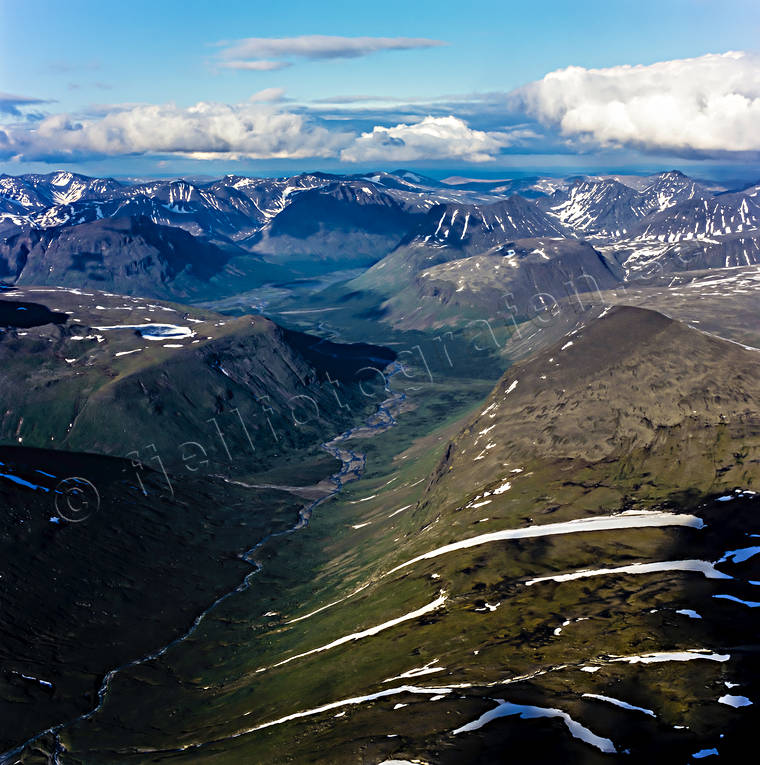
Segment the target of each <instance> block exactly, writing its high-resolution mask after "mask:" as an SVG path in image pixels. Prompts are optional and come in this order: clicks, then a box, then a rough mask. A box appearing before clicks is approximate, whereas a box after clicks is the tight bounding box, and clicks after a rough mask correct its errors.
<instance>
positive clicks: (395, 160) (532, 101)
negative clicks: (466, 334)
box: [0, 0, 760, 175]
mask: <svg viewBox="0 0 760 765" xmlns="http://www.w3.org/2000/svg"><path fill="white" fill-rule="evenodd" d="M315 36H330V37H331V38H338V43H337V45H338V52H337V53H336V51H335V50H332V49H331V51H328V52H327V54H324V52H323V53H319V52H318V49H317V48H315V47H314V46H315V45H316V44H317V43H315V40H316V38H315ZM250 38H255V41H254V42H252V43H248V44H241V43H240V42H239V41H241V40H250ZM267 38H274V39H280V40H282V39H283V38H285V42H284V43H282V44H281V46H280V48H278V49H277V50H279V51H280V52H279V53H278V52H276V51H275V53H274V54H272V51H271V50H270V49H271V48H272V47H273V46H272V45H271V44H268V43H267V42H266V40H267ZM292 38H305V42H304V40H303V39H302V40H301V42H300V43H299V44H298V45H296V44H295V43H293V42H292V40H291V39H292ZM340 38H345V39H346V40H348V41H349V42H350V41H354V42H353V43H350V45H354V43H355V42H356V40H355V38H371V39H369V40H365V41H364V43H363V44H362V45H358V50H354V51H353V52H354V53H355V54H357V53H361V54H363V55H354V56H353V57H350V58H349V57H345V55H344V54H345V51H344V52H343V53H341V52H340V46H341V45H344V47H346V46H349V43H347V42H345V40H344V41H343V42H341V41H340ZM377 38H381V40H380V42H372V40H373V39H374V40H377ZM400 39H401V40H403V39H408V40H407V42H406V43H404V42H399V40H400ZM288 40H291V42H288ZM758 40H760V3H757V2H756V1H755V0H735V1H734V2H733V3H731V5H730V7H729V6H726V5H725V4H724V3H721V2H718V1H717V0H660V2H652V1H651V0H639V1H638V2H629V1H628V0H606V2H600V1H597V0H577V1H576V2H559V1H558V0H543V2H540V3H529V2H525V1H524V0H522V1H521V2H506V1H505V0H501V1H500V2H492V1H491V0H487V1H481V2H478V1H477V0H476V1H475V2H472V3H469V4H467V3H461V2H449V1H448V0H436V2H428V1H427V0H414V1H413V2H410V0H406V1H405V2H398V1H397V0H384V2H382V3H364V2H313V1H312V2H301V0H293V1H291V2H287V3H279V4H275V3H271V2H266V3H264V2H251V0H248V2H224V1H222V0H220V1H219V2H215V3H210V2H187V1H185V2H181V3H180V2H174V0H162V2H155V1H154V2H153V3H149V2H144V1H143V0H136V1H134V2H130V3H128V4H120V5H115V4H108V3H102V2H91V1H84V0H71V1H69V2H66V3H58V2H40V1H39V0H25V2H23V3H20V2H10V0H0V109H2V107H3V104H5V111H4V112H0V169H3V170H5V171H8V172H23V171H25V170H26V171H28V170H45V169H50V168H51V167H54V166H55V167H59V166H64V165H65V166H67V167H72V168H74V169H79V170H80V171H83V172H92V173H95V172H98V173H103V172H108V173H111V174H129V173H143V174H146V173H147V174H172V173H180V172H182V173H190V172H193V173H208V174H219V173H220V172H228V171H230V172H240V171H250V172H261V171H265V170H268V169H273V170H277V169H280V168H282V169H287V170H290V169H300V168H302V167H303V168H304V169H307V168H309V169H311V168H314V167H326V168H331V169H334V168H337V167H347V168H353V167H357V168H358V167H368V166H386V167H396V166H398V165H399V164H403V165H406V166H418V167H429V168H433V169H434V168H436V167H438V168H443V167H446V168H449V167H451V168H456V167H460V166H461V167H469V168H477V169H478V171H479V174H481V175H487V174H489V173H494V172H496V173H498V172H499V170H500V169H502V168H506V169H508V168H529V167H531V163H533V164H534V165H536V166H542V167H549V166H556V167H565V166H566V167H576V166H583V165H584V163H585V164H594V163H598V164H602V165H608V166H619V167H623V166H628V165H647V166H649V167H655V166H659V165H667V166H671V165H674V164H682V165H683V166H691V165H693V164H695V163H696V164H697V165H701V166H705V167H707V166H718V165H720V166H727V167H735V168H736V169H737V171H738V170H739V169H741V168H746V166H747V165H749V166H750V167H754V166H755V165H756V163H757V157H758V150H759V149H760V146H755V144H754V143H753V142H752V141H751V140H750V141H748V140H747V139H746V135H745V134H746V132H747V127H746V125H747V124H749V120H750V118H751V117H752V116H753V115H755V114H756V112H755V108H756V106H757V107H758V108H760V100H758V99H759V98H760V93H758V92H756V90H755V89H753V88H754V87H755V86H754V85H752V83H750V82H747V83H746V84H744V83H743V81H744V80H745V79H746V80H753V79H754V80H755V81H757V80H758V79H760V78H758V77H757V76H753V75H757V74H758V70H757V49H758V42H757V41H758ZM389 41H390V42H389ZM394 41H395V42H394ZM246 46H247V47H246ZM310 46H311V47H310ZM275 47H276V46H275ZM328 47H329V46H328ZM355 47H357V46H355ZM378 47H379V48H380V50H374V48H378ZM383 48H388V49H383ZM261 50H264V51H265V53H266V55H265V56H264V57H263V58H261V57H260V56H259V55H258V51H261ZM241 51H242V53H243V54H244V55H242V57H241ZM251 51H254V53H250V52H251ZM299 51H300V52H299ZM304 51H306V53H305V54H304ZM315 51H317V52H315ZM727 51H743V52H745V53H746V56H744V57H743V58H741V59H719V60H715V61H713V60H704V61H701V57H704V56H706V55H707V54H723V53H725V52H727ZM249 54H250V55H249ZM261 60H265V61H267V62H269V63H267V64H265V66H268V67H272V68H270V69H269V70H266V71H261V70H257V69H251V68H250V67H251V66H256V67H259V66H261V65H260V64H259V63H257V62H259V61H261ZM683 60H687V61H689V60H697V61H698V62H699V61H701V63H697V64H682V65H680V66H681V69H679V71H678V72H676V73H675V74H673V73H672V71H671V70H672V69H673V67H670V68H669V69H668V68H660V69H654V70H651V72H649V70H647V69H644V70H643V71H642V73H641V74H640V75H637V77H638V79H637V80H636V81H633V80H632V79H631V78H630V77H628V75H627V74H626V72H625V70H622V69H620V67H624V66H626V65H633V66H636V65H644V66H645V67H647V66H650V65H654V64H657V63H658V62H671V61H677V62H678V61H683ZM241 61H242V62H243V63H242V64H241V63H240V62H241ZM251 62H256V63H253V64H252V63H251ZM241 66H245V67H246V68H239V67H241ZM570 66H573V67H580V68H582V70H583V72H582V74H583V77H584V78H585V79H584V81H583V82H576V81H575V80H573V82H572V83H570V84H571V85H572V87H566V86H564V85H562V84H560V87H559V90H558V91H557V90H556V89H555V90H553V89H552V86H551V83H549V84H548V85H547V84H546V83H544V84H541V85H539V86H536V87H535V88H534V90H533V91H529V93H528V95H527V96H526V95H525V94H523V93H522V91H519V90H518V89H520V88H522V87H523V86H525V85H528V84H530V83H542V82H543V78H545V76H546V75H547V74H548V73H551V72H556V71H557V70H563V69H565V68H566V67H570ZM274 67H282V68H274ZM596 69H601V70H605V71H607V70H609V71H610V74H609V76H608V75H605V77H608V82H609V83H614V93H612V94H611V95H610V94H609V93H608V91H609V87H608V85H607V84H602V85H600V84H599V83H598V82H597V80H598V77H596V76H595V75H594V74H593V73H591V74H589V73H588V70H596ZM681 70H683V71H681ZM671 77H674V78H675V79H674V80H673V81H671V80H670V79H669V78H671ZM689 80H705V81H709V88H711V89H708V90H707V91H706V92H704V93H702V92H700V93H691V92H689V93H688V94H686V95H684V92H683V91H684V89H685V88H687V86H686V85H684V83H688V81H689ZM729 81H731V82H734V84H733V85H731V84H728V85H723V84H721V83H726V82H729ZM642 83H643V84H642ZM735 83H739V84H738V85H737V84H735ZM642 87H646V88H649V94H650V96H651V99H650V103H649V104H648V106H647V104H645V105H644V107H643V108H644V110H646V109H647V108H652V109H653V111H652V112H651V114H650V116H649V119H652V120H653V119H655V118H656V115H657V113H658V110H657V108H656V107H655V106H654V103H655V102H654V97H655V96H656V94H657V93H658V92H659V91H661V90H665V91H667V92H669V93H670V94H671V96H672V99H671V100H672V103H673V109H674V110H681V111H680V112H678V111H674V112H673V114H671V115H670V118H671V119H672V126H673V127H672V130H673V131H675V132H678V131H679V130H680V127H679V126H680V125H681V124H682V123H689V122H691V123H692V124H693V123H695V121H697V122H698V121H699V119H701V118H702V117H703V116H705V118H706V119H712V120H713V122H714V121H715V120H717V114H718V112H717V110H716V111H715V112H714V113H713V114H712V115H703V114H701V113H700V114H695V113H694V112H693V111H691V109H692V107H693V108H696V109H699V108H701V107H700V106H699V105H700V104H704V103H705V102H706V101H709V100H710V99H713V100H714V102H715V103H716V104H717V103H718V102H719V101H720V103H721V104H722V105H721V106H720V109H721V110H722V112H723V113H724V114H725V112H726V108H727V107H726V106H725V104H727V103H729V101H727V100H726V99H729V98H735V97H740V98H741V99H743V107H742V108H743V109H744V110H745V111H746V113H744V112H740V113H737V114H734V112H733V110H731V119H734V120H735V124H733V123H732V124H733V128H734V129H733V130H724V129H723V128H720V130H718V128H716V127H715V126H714V125H712V123H709V122H706V123H705V125H706V127H705V130H704V132H705V134H709V133H710V131H712V130H713V129H715V130H716V133H715V135H714V136H711V139H710V140H706V141H702V140H701V139H700V138H699V136H697V137H696V138H695V136H694V135H690V136H686V135H684V136H681V135H678V136H676V137H675V138H674V139H673V140H670V139H669V138H667V136H665V137H663V135H659V134H658V135H654V133H655V132H656V131H651V130H648V129H647V126H646V125H644V126H642V125H638V126H635V127H634V128H631V127H630V125H628V124H626V125H625V126H621V125H620V124H617V125H613V124H612V123H613V122H615V121H616V120H618V117H616V116H615V114H616V113H615V112H614V110H613V109H612V106H611V101H608V102H605V103H602V104H600V99H603V98H608V99H610V100H615V101H620V102H622V103H623V104H624V105H625V106H626V108H628V109H631V110H638V111H637V112H636V114H638V113H639V112H640V111H641V109H640V103H641V102H640V91H641V88H642ZM705 87H706V88H707V87H708V85H706V86H705ZM726 88H728V90H726ZM261 91H265V92H264V93H263V94H262V95H259V96H257V97H255V101H254V102H253V105H251V102H250V100H249V99H250V98H251V96H252V95H253V94H256V93H261ZM515 91H518V93H519V96H518V97H516V96H515ZM724 91H725V92H724ZM569 92H572V98H573V99H575V100H573V101H572V102H570V101H569V97H568V96H567V95H566V94H567V93H569ZM486 94H487V95H486ZM605 94H606V95H605ZM346 97H351V98H350V99H349V100H346ZM357 97H361V99H363V100H354V99H356V98H357ZM3 99H5V100H3ZM13 99H16V100H15V101H14V100H13ZM547 99H554V101H555V102H557V103H559V102H560V101H562V102H563V106H562V110H560V111H558V110H557V108H555V105H554V104H553V103H549V102H548V101H547ZM689 99H691V101H692V102H693V104H692V105H691V106H690V105H689V103H687V102H688V101H689ZM721 99H722V100H721ZM326 100H332V101H337V102H338V103H331V104H325V103H324V102H325V101H326ZM755 101H757V104H756V103H755ZM199 102H206V103H214V104H218V105H223V107H224V108H222V106H220V107H219V109H218V110H215V111H214V110H212V112H209V113H208V114H206V115H205V116H204V118H203V119H204V120H206V121H205V122H204V123H201V122H200V121H199V120H200V118H199V117H198V115H197V114H196V112H194V111H191V112H190V113H189V114H188V113H187V111H186V110H188V109H191V110H192V108H193V106H194V105H195V104H198V103H199ZM151 105H153V106H162V105H171V109H169V110H167V109H164V110H163V111H161V112H160V113H156V115H155V120H154V123H152V124H153V125H154V126H155V130H156V133H157V134H158V133H160V135H161V136H165V135H166V134H167V132H172V131H175V133H176V137H177V140H176V142H175V144H176V145H175V144H172V143H171V142H167V141H166V140H163V138H161V137H160V136H159V138H158V139H157V140H155V141H152V142H151V140H148V138H147V137H146V138H145V140H142V138H135V137H134V133H135V131H139V132H140V135H141V136H145V135H146V132H151V131H146V128H145V125H146V120H149V119H151V112H149V111H146V107H149V106H151ZM241 105H242V106H241ZM227 107H230V109H231V111H230V109H227ZM135 109H137V110H136V111H133V110H135ZM716 109H717V107H716ZM131 110H132V111H131ZM666 111H667V109H666ZM581 112H582V114H581V115H580V118H579V113H581ZM595 114H596V116H594V115H595ZM644 114H645V115H646V114H649V113H648V112H646V111H644ZM61 115H68V116H67V118H66V119H65V120H64V119H63V118H62V117H61ZM104 117H108V119H107V120H106V121H105V122H103V119H104ZM53 118H55V119H53ZM426 118H431V119H432V120H433V122H428V123H425V124H424V125H422V121H423V120H425V119H426ZM447 118H453V119H454V120H455V121H449V122H445V121H443V120H445V119H447ZM633 119H634V121H636V120H638V119H639V118H638V117H637V116H636V115H634V118H633ZM642 119H644V117H642ZM45 120H47V122H45ZM436 120H438V121H436ZM594 120H596V121H594ZM626 120H627V121H628V122H630V121H631V117H630V115H628V116H627V117H626ZM220 121H223V122H225V123H226V126H225V127H224V128H223V129H222V130H223V132H222V133H221V134H220V133H218V132H216V133H215V132H214V131H215V130H217V131H218V130H219V129H220V128H218V123H219V122H220ZM618 121H619V120H618ZM99 122H100V127H98V125H97V124H96V123H99ZM212 122H215V123H216V125H215V126H214V125H211V123H212ZM460 123H461V124H460ZM83 125H84V126H85V127H86V128H87V130H85V131H82V130H81V128H82V126H83ZM93 125H94V127H91V126H93ZM241 125H242V126H243V127H242V128H241ZM398 125H406V126H412V127H411V128H408V129H395V127H396V126H398ZM417 125H420V126H419V127H415V126H417ZM206 129H208V130H209V131H210V132H209V135H208V137H207V139H204V137H203V135H202V133H203V131H204V130H206ZM241 129H243V130H246V131H248V133H249V135H248V136H247V137H246V138H245V140H242V139H240V140H239V135H240V130H241ZM394 129H395V130H394ZM182 130H192V131H194V133H196V134H197V135H195V137H194V139H193V141H191V142H188V141H185V140H184V139H183V137H182V135H181V133H182ZM2 131H4V133H3V132H2ZM73 131H79V132H78V133H76V135H75V134H74V132H73ZM119 131H121V132H119ZM267 131H269V135H263V134H264V133H267ZM276 131H279V133H280V134H281V135H286V136H289V138H288V139H287V140H284V139H278V140H274V133H275V132H276ZM373 131H375V132H374V134H373V135H371V138H367V139H365V140H363V141H362V140H359V141H358V143H357V142H356V139H357V138H359V137H361V135H362V133H369V134H372V133H373ZM388 131H391V132H388ZM114 132H117V133H119V135H118V136H117V139H116V140H110V138H112V137H113V135H114ZM255 132H256V133H262V135H258V134H257V135H254V133H255ZM756 132H760V131H756ZM106 134H107V135H108V136H109V139H106V138H105V137H104V136H105V135H106ZM3 135H4V136H5V139H4V138H3ZM421 136H422V137H421ZM73 138H76V140H75V141H74V140H73ZM724 143H725V145H723V144H724ZM4 144H5V146H6V151H5V152H4V153H3V146H4ZM310 152H311V154H310Z"/></svg>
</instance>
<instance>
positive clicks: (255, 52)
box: [218, 35, 446, 71]
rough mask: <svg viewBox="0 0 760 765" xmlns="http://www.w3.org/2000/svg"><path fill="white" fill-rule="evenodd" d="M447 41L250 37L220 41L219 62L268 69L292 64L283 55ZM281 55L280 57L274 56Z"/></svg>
mask: <svg viewBox="0 0 760 765" xmlns="http://www.w3.org/2000/svg"><path fill="white" fill-rule="evenodd" d="M445 44H446V43H444V42H442V41H441V40H429V39H427V38H425V37H339V36H336V35H301V36H300V37H248V38H246V39H244V40H235V41H233V42H225V43H219V45H220V46H221V47H222V49H221V51H220V52H219V62H218V65H219V66H221V67H224V68H226V69H253V70H259V71H266V70H269V69H281V68H282V67H284V66H290V62H289V61H287V60H286V61H282V60H281V59H290V58H305V59H312V60H314V59H331V58H358V57H360V56H368V55H369V54H370V53H377V52H378V51H387V50H411V49H414V48H433V47H437V46H440V45H445ZM272 59H277V60H272Z"/></svg>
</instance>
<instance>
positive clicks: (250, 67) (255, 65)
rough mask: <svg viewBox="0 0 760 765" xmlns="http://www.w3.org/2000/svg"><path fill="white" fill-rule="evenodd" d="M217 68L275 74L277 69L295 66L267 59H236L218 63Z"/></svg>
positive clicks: (287, 62) (288, 62) (286, 62)
mask: <svg viewBox="0 0 760 765" xmlns="http://www.w3.org/2000/svg"><path fill="white" fill-rule="evenodd" d="M217 66H220V67H222V68H223V69H243V70H246V71H250V72H274V71H276V70H277V69H285V68H286V67H289V66H293V64H291V63H290V61H267V60H266V59H262V60H260V61H238V60H237V59H234V60H232V61H220V62H218V63H217Z"/></svg>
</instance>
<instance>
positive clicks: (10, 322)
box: [0, 300, 69, 329]
mask: <svg viewBox="0 0 760 765" xmlns="http://www.w3.org/2000/svg"><path fill="white" fill-rule="evenodd" d="M68 318H69V317H68V316H67V315H66V314H65V313H59V312H58V311H51V310H50V309H49V308H48V307H47V306H44V305H41V304H40V303H22V302H20V301H16V300H0V325H1V326H4V327H18V328H19V329H28V328H29V327H41V326H42V325H43V324H65V323H66V322H67V321H68Z"/></svg>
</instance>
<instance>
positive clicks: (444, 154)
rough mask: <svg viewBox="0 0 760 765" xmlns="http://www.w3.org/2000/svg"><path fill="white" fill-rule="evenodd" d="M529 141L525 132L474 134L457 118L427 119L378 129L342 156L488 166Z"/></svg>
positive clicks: (360, 159) (346, 158)
mask: <svg viewBox="0 0 760 765" xmlns="http://www.w3.org/2000/svg"><path fill="white" fill-rule="evenodd" d="M525 137H527V136H526V135H524V134H523V133H522V131H521V132H519V133H504V132H488V133H487V132H484V131H482V130H473V129H472V128H470V127H469V126H468V125H467V123H466V122H464V121H463V120H460V119H458V118H457V117H454V116H451V115H450V116H448V117H430V116H428V117H425V118H424V119H422V120H420V121H419V122H415V123H412V124H408V125H407V124H404V123H401V124H399V125H395V126H394V127H381V126H376V127H375V128H373V129H372V131H371V132H369V133H362V134H361V136H359V137H358V138H357V139H356V140H355V141H354V142H353V143H352V144H351V145H350V146H348V147H347V148H346V149H344V150H343V151H342V152H341V155H340V156H341V159H342V160H344V161H346V162H376V161H377V162H410V161H413V160H418V159H463V160H465V161H467V162H487V161H489V160H491V159H493V158H494V156H496V155H497V154H498V153H499V152H500V151H501V150H502V149H503V148H504V147H506V146H509V145H511V144H513V143H516V142H517V141H518V140H520V139H522V138H525Z"/></svg>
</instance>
